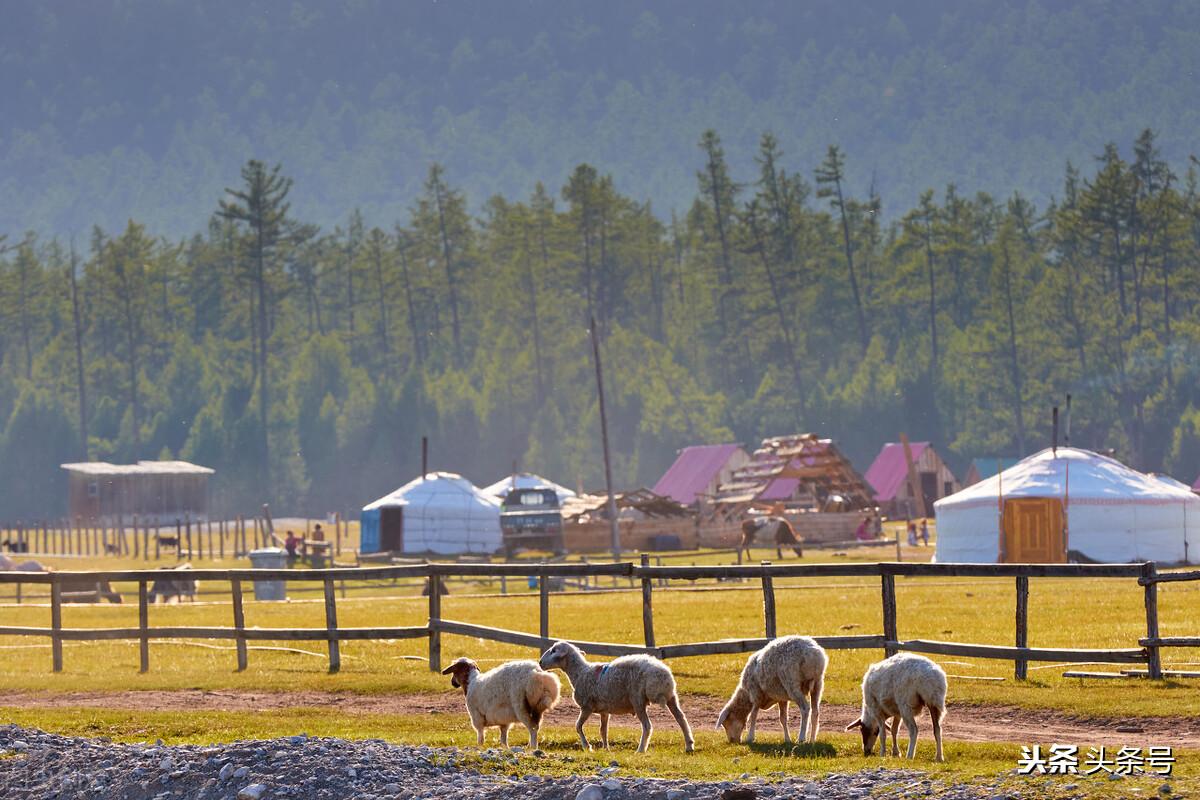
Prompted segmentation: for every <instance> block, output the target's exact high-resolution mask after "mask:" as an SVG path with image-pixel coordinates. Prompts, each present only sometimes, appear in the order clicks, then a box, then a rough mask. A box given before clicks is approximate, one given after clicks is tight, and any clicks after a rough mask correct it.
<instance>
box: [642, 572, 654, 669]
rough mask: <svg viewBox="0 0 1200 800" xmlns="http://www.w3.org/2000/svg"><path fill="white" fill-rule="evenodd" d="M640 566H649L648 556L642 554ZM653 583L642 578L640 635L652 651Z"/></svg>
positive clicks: (644, 577)
mask: <svg viewBox="0 0 1200 800" xmlns="http://www.w3.org/2000/svg"><path fill="white" fill-rule="evenodd" d="M642 566H643V567H648V566H650V556H648V555H646V554H645V553H642ZM653 591H654V590H653V581H651V579H650V578H648V577H646V576H644V575H643V576H642V634H643V636H644V638H645V642H646V647H648V648H650V649H654V608H653V606H652V605H651V595H652V594H653Z"/></svg>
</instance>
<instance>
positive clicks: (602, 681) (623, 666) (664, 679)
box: [538, 642, 695, 753]
mask: <svg viewBox="0 0 1200 800" xmlns="http://www.w3.org/2000/svg"><path fill="white" fill-rule="evenodd" d="M538 663H539V664H540V665H541V667H542V669H554V668H558V669H561V670H562V671H563V672H565V673H567V677H569V678H570V679H571V686H572V687H573V688H574V691H575V702H576V703H577V704H578V705H579V719H578V720H576V722H575V730H576V731H577V732H578V733H579V741H581V742H582V743H583V749H584V750H590V749H591V745H590V744H588V740H587V737H586V736H585V735H584V734H583V724H584V723H585V722H587V720H588V717H590V716H591V715H592V714H599V715H600V743H601V745H602V746H603V747H604V748H605V749H606V750H607V749H608V716H609V714H636V715H637V718H638V720H639V721H640V722H641V723H642V741H641V743H640V744H639V745H638V749H637V751H638V752H639V753H644V752H646V749H647V748H648V747H649V746H650V733H651V732H652V731H653V730H654V728H653V726H652V725H651V724H650V716H649V715H648V714H647V713H646V706H648V705H649V704H651V703H659V704H661V705H664V706H666V707H667V708H668V709H669V710H670V711H671V714H672V715H673V716H674V717H675V721H676V722H678V723H679V729H680V730H681V731H683V741H684V750H685V751H686V752H688V753H690V752H692V751H693V750H694V749H695V741H694V740H693V739H692V728H691V726H690V725H688V721H687V717H685V716H684V715H683V709H682V708H680V707H679V697H678V696H677V695H676V693H675V676H674V675H672V674H671V668H670V667H668V666H667V665H666V664H664V663H663V662H661V661H659V660H658V659H657V658H651V657H650V656H622V657H621V658H618V659H616V660H615V661H610V662H608V663H607V664H592V663H589V662H588V660H587V659H585V658H584V657H583V653H582V652H580V650H579V648H578V647H576V646H575V645H573V644H571V643H569V642H555V643H554V646H553V647H551V648H550V649H549V650H547V651H546V652H545V653H543V654H542V659H541V661H540V662H538Z"/></svg>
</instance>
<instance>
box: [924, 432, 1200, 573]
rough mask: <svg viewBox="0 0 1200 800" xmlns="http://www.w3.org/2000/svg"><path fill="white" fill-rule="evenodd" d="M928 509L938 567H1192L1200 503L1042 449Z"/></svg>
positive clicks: (1199, 534) (1106, 466)
mask: <svg viewBox="0 0 1200 800" xmlns="http://www.w3.org/2000/svg"><path fill="white" fill-rule="evenodd" d="M933 507H934V511H935V513H936V515H937V555H936V558H937V560H938V561H939V562H943V563H945V562H954V561H957V562H1009V563H1039V562H1044V563H1059V562H1065V561H1084V562H1087V561H1094V562H1109V563H1127V562H1136V561H1157V562H1160V563H1163V564H1178V563H1193V564H1194V563H1200V496H1197V495H1195V494H1193V493H1192V492H1190V491H1188V490H1187V489H1186V488H1180V487H1178V486H1173V485H1171V484H1170V483H1167V482H1165V481H1163V480H1161V479H1160V478H1159V477H1157V476H1154V475H1147V474H1144V473H1141V472H1138V471H1137V470H1134V469H1130V468H1129V467H1127V466H1125V465H1124V464H1122V463H1120V462H1119V461H1116V460H1114V459H1111V458H1108V457H1106V456H1102V455H1098V454H1096V453H1093V452H1091V451H1088V450H1080V449H1078V448H1073V447H1059V448H1057V450H1054V449H1050V448H1047V449H1045V450H1043V451H1041V452H1040V453H1037V454H1035V455H1032V456H1030V457H1028V458H1026V459H1023V460H1022V461H1019V462H1017V463H1016V464H1015V465H1013V466H1011V467H1009V468H1008V469H1006V470H1004V471H1003V472H1000V473H998V474H996V475H993V476H992V477H990V478H987V479H986V480H983V481H980V482H979V483H976V484H974V485H973V486H969V487H967V488H966V489H964V490H962V491H961V492H958V493H957V494H952V495H950V496H949V497H945V498H942V499H941V500H938V501H937V502H936V503H934V505H933Z"/></svg>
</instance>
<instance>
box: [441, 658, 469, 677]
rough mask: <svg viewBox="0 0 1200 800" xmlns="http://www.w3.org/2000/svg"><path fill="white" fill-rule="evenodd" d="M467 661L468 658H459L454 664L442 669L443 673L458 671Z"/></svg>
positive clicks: (448, 673)
mask: <svg viewBox="0 0 1200 800" xmlns="http://www.w3.org/2000/svg"><path fill="white" fill-rule="evenodd" d="M466 661H467V660H466V659H465V658H460V659H458V660H457V661H455V662H454V663H453V664H451V665H450V666H448V667H446V668H445V669H444V670H442V674H443V675H450V674H451V673H454V672H457V671H458V670H459V669H460V668H462V667H465V666H466Z"/></svg>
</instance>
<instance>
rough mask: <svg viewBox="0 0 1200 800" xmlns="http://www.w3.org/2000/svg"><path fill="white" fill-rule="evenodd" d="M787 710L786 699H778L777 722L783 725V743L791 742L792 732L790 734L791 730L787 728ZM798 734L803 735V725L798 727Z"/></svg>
mask: <svg viewBox="0 0 1200 800" xmlns="http://www.w3.org/2000/svg"><path fill="white" fill-rule="evenodd" d="M787 712H788V703H787V700H780V701H779V724H780V725H782V726H783V743H784V744H791V743H792V734H791V731H789V730H788V723H787ZM800 735H801V736H803V735H804V727H803V726H801V727H800Z"/></svg>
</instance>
